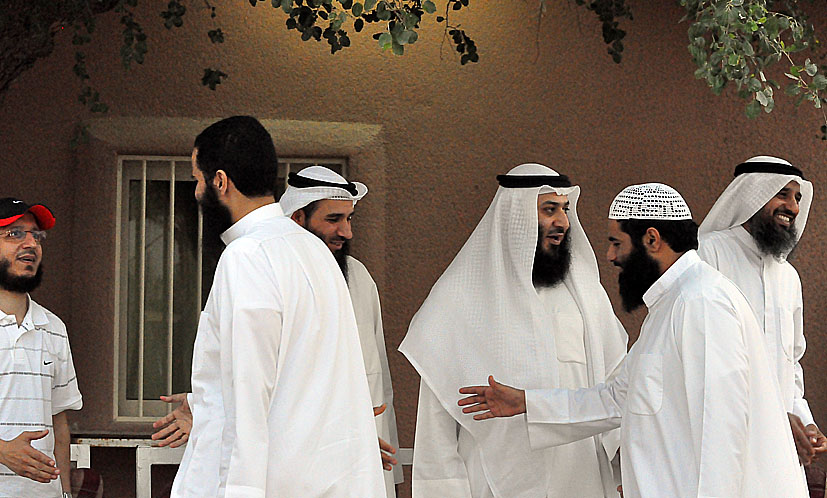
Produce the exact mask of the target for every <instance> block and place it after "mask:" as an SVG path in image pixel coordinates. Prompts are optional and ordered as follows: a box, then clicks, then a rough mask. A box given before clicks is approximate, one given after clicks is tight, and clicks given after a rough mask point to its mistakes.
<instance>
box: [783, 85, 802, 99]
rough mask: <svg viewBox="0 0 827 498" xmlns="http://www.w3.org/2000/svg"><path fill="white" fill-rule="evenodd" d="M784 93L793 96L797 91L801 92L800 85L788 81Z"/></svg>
mask: <svg viewBox="0 0 827 498" xmlns="http://www.w3.org/2000/svg"><path fill="white" fill-rule="evenodd" d="M784 93H786V94H787V95H789V96H790V97H795V96H796V95H798V94H799V93H801V87H800V86H798V85H797V84H795V83H790V84H789V85H788V86H787V88H786V89H785V90H784Z"/></svg>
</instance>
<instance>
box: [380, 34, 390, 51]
mask: <svg viewBox="0 0 827 498" xmlns="http://www.w3.org/2000/svg"><path fill="white" fill-rule="evenodd" d="M391 43H393V36H391V34H390V33H388V32H387V31H386V32H384V33H382V34H381V35H379V46H380V47H381V48H382V49H386V48H390V45H391Z"/></svg>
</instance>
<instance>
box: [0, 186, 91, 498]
mask: <svg viewBox="0 0 827 498" xmlns="http://www.w3.org/2000/svg"><path fill="white" fill-rule="evenodd" d="M54 224H55V218H54V216H53V215H52V212H51V211H49V209H48V208H47V207H46V206H43V205H41V204H34V205H28V204H26V203H25V202H23V201H21V200H18V199H12V198H4V199H0V379H2V381H0V420H2V422H3V423H2V425H0V496H15V497H22V498H28V497H32V498H33V497H52V498H57V497H61V496H62V497H63V498H65V497H67V496H71V494H70V493H69V491H70V488H71V486H70V481H69V460H70V456H69V425H68V423H67V421H66V410H79V409H80V408H81V406H82V405H83V400H82V398H81V395H80V391H79V390H78V385H77V379H76V377H75V368H74V365H73V364H72V352H71V350H70V348H69V339H68V336H67V335H66V326H65V325H63V322H62V321H61V320H60V318H58V317H57V316H55V315H54V314H52V313H51V312H50V311H49V310H47V309H46V308H44V307H42V306H40V305H39V304H37V303H36V302H35V301H34V300H32V299H31V297H29V292H31V291H33V290H34V289H35V288H37V286H38V285H39V284H40V280H41V277H42V275H43V267H42V266H41V264H40V262H41V259H42V257H43V241H44V240H45V239H46V230H49V229H50V228H52V227H53V226H54ZM58 478H60V479H58Z"/></svg>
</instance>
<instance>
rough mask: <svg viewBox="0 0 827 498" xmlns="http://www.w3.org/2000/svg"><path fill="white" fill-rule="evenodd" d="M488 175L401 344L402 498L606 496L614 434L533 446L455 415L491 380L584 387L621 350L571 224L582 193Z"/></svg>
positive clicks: (505, 423) (509, 424) (512, 431)
mask: <svg viewBox="0 0 827 498" xmlns="http://www.w3.org/2000/svg"><path fill="white" fill-rule="evenodd" d="M497 179H498V180H499V182H500V187H499V188H498V190H497V193H496V195H495V196H494V200H493V202H492V203H491V206H490V207H489V208H488V211H487V212H486V213H485V215H484V216H483V218H482V220H481V221H480V223H479V224H478V225H477V228H476V229H475V230H474V232H473V233H472V234H471V236H470V238H469V239H468V241H467V242H466V243H465V245H464V246H463V247H462V249H461V250H460V252H459V254H457V256H456V257H455V258H454V261H453V262H452V263H451V265H450V266H449V267H448V269H447V270H446V271H445V273H443V275H442V276H441V277H440V279H439V280H438V281H437V282H436V284H435V285H434V287H433V289H432V290H431V293H430V295H429V296H428V298H427V299H426V300H425V303H424V304H423V305H422V308H420V310H419V312H417V314H416V316H414V318H413V321H412V322H411V326H410V329H409V330H408V334H407V336H406V337H405V340H404V341H403V343H402V345H401V346H400V348H399V350H400V351H402V352H403V353H404V354H405V355H406V356H407V358H408V360H409V361H410V362H411V364H412V365H413V366H414V367H415V368H416V369H417V371H418V372H419V374H420V376H421V379H422V380H421V382H420V390H419V405H418V408H417V424H416V438H415V443H414V462H413V496H414V497H415V498H434V497H441V498H442V497H447V498H490V497H498V498H537V497H546V496H550V497H561V498H570V497H583V498H593V497H601V498H602V497H610V496H612V497H616V496H617V491H616V483H615V481H614V476H613V472H612V469H611V460H612V458H613V457H614V456H615V454H616V450H617V446H618V444H619V441H618V439H617V433H616V432H615V433H612V434H607V435H603V436H596V437H594V438H589V439H586V440H583V441H578V442H574V443H572V444H570V445H565V446H560V447H557V448H549V449H540V450H534V449H532V448H531V446H530V444H529V440H528V431H527V427H526V424H525V421H524V420H517V419H509V420H498V421H496V422H494V423H492V424H488V425H485V424H477V423H474V422H473V421H471V420H469V419H468V417H464V416H463V415H462V413H461V411H460V409H459V407H458V406H457V400H458V398H459V396H458V395H457V389H458V388H459V387H460V386H463V385H468V383H469V382H480V381H484V380H485V378H486V375H487V374H488V372H490V371H492V370H493V371H495V372H498V375H501V376H503V377H504V378H509V379H510V382H512V383H515V384H517V385H520V386H522V387H525V388H539V387H542V386H544V385H553V386H561V387H570V388H577V387H586V386H593V385H595V384H597V383H600V382H603V381H604V380H605V378H606V374H607V372H611V371H612V370H613V369H614V368H615V367H616V366H617V365H618V364H619V362H620V361H621V359H622V357H623V355H624V354H625V352H626V340H627V336H626V332H625V330H623V327H622V326H621V325H620V323H619V321H618V320H617V317H616V316H615V315H614V313H613V311H612V308H611V303H610V302H609V299H608V296H607V295H606V292H605V290H604V289H603V287H602V286H601V285H600V280H599V275H598V270H597V261H596V259H595V256H594V253H593V251H592V249H591V245H590V244H589V241H588V238H587V237H586V233H585V232H584V231H583V228H582V227H581V225H580V222H579V220H578V218H577V200H578V197H579V194H580V189H579V187H577V186H572V185H571V182H570V181H569V180H568V178H567V177H565V176H562V175H559V174H557V173H556V172H555V171H554V170H552V169H550V168H548V167H546V166H542V165H539V164H523V165H520V166H517V167H515V168H513V169H512V170H511V171H509V173H508V174H507V175H500V176H498V177H497Z"/></svg>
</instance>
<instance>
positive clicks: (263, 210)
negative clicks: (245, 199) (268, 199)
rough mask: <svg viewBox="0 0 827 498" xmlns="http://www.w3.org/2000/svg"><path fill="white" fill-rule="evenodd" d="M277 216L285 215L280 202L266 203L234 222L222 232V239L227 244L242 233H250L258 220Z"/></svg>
mask: <svg viewBox="0 0 827 498" xmlns="http://www.w3.org/2000/svg"><path fill="white" fill-rule="evenodd" d="M277 216H284V212H283V211H282V210H281V206H279V203H278V202H272V203H270V204H265V205H264V206H261V207H259V208H256V209H254V210H252V211H250V212H249V213H247V214H246V215H244V217H243V218H241V219H240V220H238V221H236V222H235V223H233V226H231V227H230V228H228V229H227V230H226V231H225V232H224V233H222V234H221V240H222V241H223V242H224V244H225V245H227V244H229V243H230V242H232V241H234V240H235V239H237V238H239V237H241V236H242V235H244V234H246V233H249V232H250V230H251V229H252V228H253V227H254V226H256V225H257V224H258V222H260V221H263V220H266V219H268V218H275V217H277Z"/></svg>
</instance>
